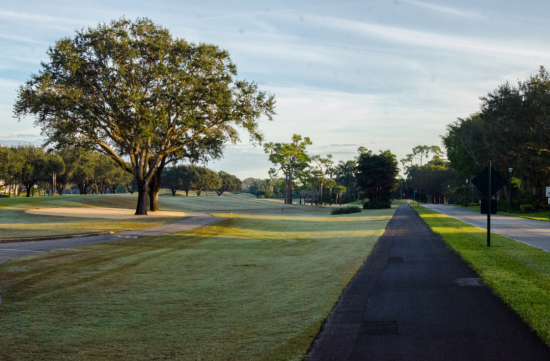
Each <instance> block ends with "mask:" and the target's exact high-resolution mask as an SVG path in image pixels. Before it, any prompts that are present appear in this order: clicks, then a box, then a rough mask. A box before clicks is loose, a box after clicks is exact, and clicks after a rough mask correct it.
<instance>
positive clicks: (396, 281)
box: [307, 206, 550, 361]
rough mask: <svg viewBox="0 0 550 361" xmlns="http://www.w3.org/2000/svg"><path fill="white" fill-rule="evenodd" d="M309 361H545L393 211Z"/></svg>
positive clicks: (525, 333) (421, 229)
mask: <svg viewBox="0 0 550 361" xmlns="http://www.w3.org/2000/svg"><path fill="white" fill-rule="evenodd" d="M307 359H308V360H331V361H335V360H338V361H340V360H376V361H384V360H423V361H429V360H438V361H439V360H468V361H471V360H495V361H496V360H498V361H503V360H550V350H549V349H548V347H547V346H546V345H545V344H544V343H543V342H542V341H541V340H540V338H539V337H538V336H537V335H536V334H535V333H534V332H533V331H531V330H530V328H529V327H528V326H527V325H526V324H525V323H524V322H523V321H522V320H521V319H520V318H519V316H517V315H516V314H515V313H514V312H513V311H512V310H511V309H510V308H508V306H507V305H506V304H504V302H503V301H502V300H501V299H500V298H498V297H497V296H495V295H494V294H493V293H492V292H491V290H490V289H489V288H488V287H486V286H484V285H483V283H482V282H480V281H479V276H478V275H477V274H476V273H475V272H474V271H473V270H472V269H471V268H470V267H469V266H468V265H466V263H465V262H464V261H462V259H461V258H460V257H459V256H458V255H457V254H455V253H454V252H453V251H452V250H451V249H449V248H448V247H447V246H446V245H445V243H444V242H443V241H442V240H441V238H440V237H439V236H437V235H436V234H434V233H433V232H432V231H431V230H430V228H429V227H428V226H427V225H426V224H425V223H424V221H422V219H421V218H420V217H419V216H418V214H417V213H416V212H415V211H414V210H412V209H411V208H410V207H408V206H400V207H399V208H398V209H397V211H396V213H395V214H394V216H393V217H392V219H391V220H390V222H389V223H388V226H387V228H386V231H385V233H384V235H383V236H382V237H381V238H380V240H379V241H378V243H377V244H376V245H375V247H374V249H373V251H372V252H371V254H370V255H369V257H368V259H367V260H366V262H365V263H364V264H363V266H362V267H361V269H360V270H359V272H358V273H357V275H356V276H355V277H354V278H353V280H352V281H351V282H350V284H349V285H348V287H347V288H346V290H345V291H344V292H343V294H342V296H341V298H340V300H339V301H338V303H337V305H336V307H335V308H334V310H333V312H332V314H331V315H330V316H329V318H327V320H326V321H325V323H324V325H323V327H322V330H321V332H320V334H319V335H318V337H317V340H316V341H315V343H314V344H313V346H312V349H311V350H310V352H309V353H308V356H307Z"/></svg>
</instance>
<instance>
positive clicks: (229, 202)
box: [0, 192, 299, 239]
mask: <svg viewBox="0 0 550 361" xmlns="http://www.w3.org/2000/svg"><path fill="white" fill-rule="evenodd" d="M189 195H190V196H189V197H185V196H175V197H173V196H171V193H170V195H169V194H165V195H162V196H161V197H159V207H160V209H161V210H162V211H238V210H274V209H279V210H280V209H281V208H285V209H292V208H296V207H299V206H295V205H284V204H282V201H279V200H260V199H256V197H254V196H253V195H250V194H223V195H222V196H219V197H218V195H217V194H216V193H214V192H210V193H209V194H208V195H206V194H205V193H203V195H202V196H200V197H197V196H196V195H195V193H192V192H189ZM136 202H137V196H136V195H129V194H117V195H112V194H108V195H85V196H81V195H63V196H57V197H29V198H27V197H14V198H0V239H2V238H4V239H6V238H18V237H37V236H55V235H64V234H78V233H88V232H100V231H114V232H119V231H125V230H131V229H141V228H148V227H154V226H157V225H161V224H165V223H169V222H173V221H175V220H176V219H177V218H174V217H159V216H154V213H153V212H149V216H147V217H139V219H126V220H113V219H105V218H82V217H60V216H46V215H36V214H28V213H25V211H27V210H30V209H36V208H57V207H109V208H124V209H134V208H135V206H136Z"/></svg>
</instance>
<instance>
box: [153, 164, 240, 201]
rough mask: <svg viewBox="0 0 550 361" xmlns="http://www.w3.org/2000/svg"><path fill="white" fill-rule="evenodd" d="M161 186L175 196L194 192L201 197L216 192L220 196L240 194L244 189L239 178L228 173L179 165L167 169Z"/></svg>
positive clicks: (164, 171) (163, 173) (163, 174)
mask: <svg viewBox="0 0 550 361" xmlns="http://www.w3.org/2000/svg"><path fill="white" fill-rule="evenodd" d="M161 186H162V187H164V188H168V189H170V190H171V191H172V195H173V196H175V195H176V192H177V191H178V190H183V191H185V195H186V196H188V195H189V191H190V190H193V191H195V192H196V193H197V196H200V195H201V193H202V192H203V191H206V192H208V191H209V190H214V191H215V192H216V193H217V194H218V196H221V195H222V194H223V193H224V192H232V193H238V192H240V191H241V189H242V182H241V180H240V179H239V178H237V177H236V176H234V175H231V174H228V173H226V172H223V171H220V172H218V173H216V172H214V171H213V170H211V169H208V168H206V167H199V166H196V165H193V164H191V165H178V166H174V167H168V168H165V169H164V170H163V172H162V183H161Z"/></svg>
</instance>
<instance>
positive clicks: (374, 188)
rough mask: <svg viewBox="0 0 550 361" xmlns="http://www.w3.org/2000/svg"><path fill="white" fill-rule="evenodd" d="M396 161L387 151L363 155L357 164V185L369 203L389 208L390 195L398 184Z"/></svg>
mask: <svg viewBox="0 0 550 361" xmlns="http://www.w3.org/2000/svg"><path fill="white" fill-rule="evenodd" d="M398 174H399V167H398V163H397V159H396V157H395V155H394V154H392V153H391V152H390V151H389V150H386V151H380V154H369V153H363V154H361V155H360V156H359V160H358V162H357V184H358V185H359V186H360V187H361V189H362V190H363V192H364V193H365V195H366V196H367V197H368V198H369V201H370V202H372V201H379V202H385V203H387V204H388V205H389V206H391V193H392V191H393V190H394V189H396V188H397V185H398V184H399V183H398V181H397V175H398Z"/></svg>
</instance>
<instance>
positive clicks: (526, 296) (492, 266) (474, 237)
mask: <svg viewBox="0 0 550 361" xmlns="http://www.w3.org/2000/svg"><path fill="white" fill-rule="evenodd" d="M414 209H415V210H416V211H417V212H418V214H419V215H420V216H421V217H422V219H424V221H425V222H426V223H427V224H428V225H429V226H430V227H431V228H432V230H433V231H434V232H436V233H438V234H440V235H441V237H442V238H443V239H444V240H445V242H446V243H447V244H448V245H449V246H450V247H451V248H452V249H454V250H455V251H456V252H457V253H458V254H460V255H461V257H462V258H463V259H464V260H465V261H466V262H467V263H468V264H470V266H471V267H472V268H473V269H475V270H476V272H477V273H478V274H479V275H480V276H481V278H482V279H483V281H484V282H485V283H486V284H487V285H488V286H489V287H491V289H492V290H493V291H494V292H495V293H496V294H497V295H498V296H500V297H501V298H502V299H503V300H504V302H506V303H507V304H508V305H509V306H510V307H511V308H513V309H514V310H515V311H516V312H517V313H518V314H519V315H520V316H521V317H522V318H523V319H524V320H525V321H526V322H527V323H528V324H529V325H530V326H531V327H532V328H533V329H534V330H535V331H536V332H537V334H538V335H539V336H540V337H541V338H542V339H543V340H544V341H545V342H546V343H547V344H548V345H550V253H548V252H545V251H543V250H541V249H539V248H535V247H532V246H529V245H526V244H524V243H521V242H517V241H514V240H512V239H510V238H506V237H503V236H500V235H497V234H494V233H492V234H491V247H490V248H488V247H487V243H486V242H487V238H486V235H487V231H485V230H482V229H480V228H478V227H475V226H471V225H469V224H467V223H464V222H461V221H459V220H456V219H454V218H452V217H449V216H446V215H442V214H439V213H436V212H435V211H432V210H430V209H427V208H425V207H414Z"/></svg>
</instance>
